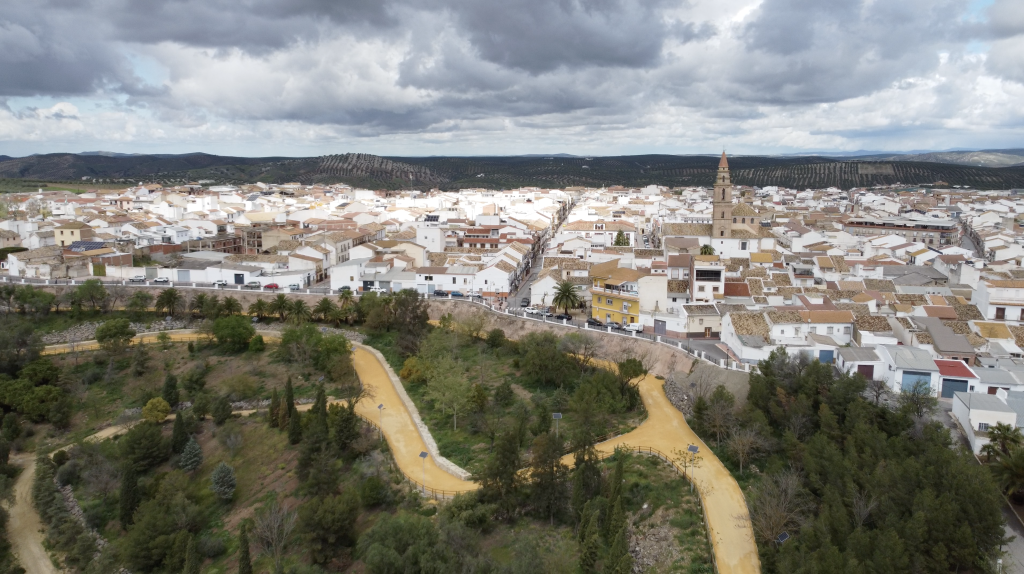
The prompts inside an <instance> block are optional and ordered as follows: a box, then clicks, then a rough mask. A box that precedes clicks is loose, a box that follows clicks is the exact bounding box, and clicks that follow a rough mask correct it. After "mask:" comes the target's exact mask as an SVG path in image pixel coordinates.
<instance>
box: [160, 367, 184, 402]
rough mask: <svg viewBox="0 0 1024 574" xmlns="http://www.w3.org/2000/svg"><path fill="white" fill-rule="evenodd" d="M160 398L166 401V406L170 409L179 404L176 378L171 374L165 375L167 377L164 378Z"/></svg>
mask: <svg viewBox="0 0 1024 574" xmlns="http://www.w3.org/2000/svg"><path fill="white" fill-rule="evenodd" d="M160 396H162V397H163V398H164V400H165V401H167V404H169V405H171V408H172V409H173V408H174V407H176V406H177V405H178V403H179V402H180V400H181V398H180V396H179V393H178V377H175V376H174V374H173V373H170V372H169V373H167V376H166V377H164V389H163V391H162V392H161V393H160Z"/></svg>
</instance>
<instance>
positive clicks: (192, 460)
mask: <svg viewBox="0 0 1024 574" xmlns="http://www.w3.org/2000/svg"><path fill="white" fill-rule="evenodd" d="M201 464H203V449H201V448H199V443H197V442H196V439H195V437H191V438H189V439H188V443H186V444H185V448H184V449H183V450H182V451H181V458H180V459H178V465H179V466H180V467H181V469H182V470H184V471H186V472H192V471H193V470H195V469H197V468H199V466H200V465H201Z"/></svg>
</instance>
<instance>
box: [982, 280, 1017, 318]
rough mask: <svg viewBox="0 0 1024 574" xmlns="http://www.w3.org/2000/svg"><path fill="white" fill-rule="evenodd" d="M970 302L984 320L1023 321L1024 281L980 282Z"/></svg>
mask: <svg viewBox="0 0 1024 574" xmlns="http://www.w3.org/2000/svg"><path fill="white" fill-rule="evenodd" d="M971 301H972V302H973V303H975V304H976V305H977V306H978V310H979V311H981V314H982V315H984V317H985V318H986V319H989V320H992V319H994V320H997V321H1003V320H1006V321H1021V320H1024V281H1021V280H1019V279H1001V280H987V281H980V282H979V283H978V289H977V291H975V292H974V297H973V298H972V299H971Z"/></svg>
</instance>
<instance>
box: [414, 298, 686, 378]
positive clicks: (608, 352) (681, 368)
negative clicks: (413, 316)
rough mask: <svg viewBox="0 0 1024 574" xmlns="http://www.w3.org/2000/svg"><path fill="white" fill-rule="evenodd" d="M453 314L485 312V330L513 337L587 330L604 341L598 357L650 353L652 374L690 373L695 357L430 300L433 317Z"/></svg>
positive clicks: (609, 358)
mask: <svg viewBox="0 0 1024 574" xmlns="http://www.w3.org/2000/svg"><path fill="white" fill-rule="evenodd" d="M446 313H451V314H452V317H454V318H455V319H456V320H460V319H465V318H467V317H470V316H472V315H474V314H482V315H483V316H484V320H485V327H484V329H485V330H490V329H501V330H502V331H504V332H505V336H506V337H508V338H509V339H521V338H522V337H523V336H525V335H526V334H527V333H540V332H550V333H554V334H555V335H557V336H559V337H561V336H562V335H566V334H568V333H571V332H573V331H583V332H586V333H587V334H590V335H592V336H594V338H596V339H597V340H598V341H599V342H600V348H599V349H598V352H597V355H596V358H598V359H604V360H607V361H618V360H619V359H620V358H622V357H623V356H624V355H626V354H628V353H638V352H639V353H647V354H648V361H647V362H648V364H649V365H650V372H651V374H656V375H662V376H664V377H666V378H668V377H671V376H672V375H673V374H678V373H689V372H690V367H691V364H692V362H693V359H692V358H691V357H690V356H688V355H687V354H686V353H685V352H684V351H682V350H679V349H675V348H673V347H671V346H669V345H666V344H664V343H656V342H654V341H651V340H649V339H644V338H641V337H635V338H634V337H629V336H625V335H617V334H614V333H606V332H602V331H598V330H595V329H587V330H585V331H584V329H582V328H578V327H566V326H563V325H557V324H554V323H543V322H541V321H537V320H534V319H524V318H521V317H517V316H515V315H508V314H506V313H500V312H497V311H490V310H488V309H487V308H486V307H483V306H481V305H476V304H473V303H468V302H465V301H453V300H448V299H442V300H438V299H432V300H431V301H430V318H431V319H432V320H435V321H436V320H438V319H440V318H441V316H442V315H444V314H446Z"/></svg>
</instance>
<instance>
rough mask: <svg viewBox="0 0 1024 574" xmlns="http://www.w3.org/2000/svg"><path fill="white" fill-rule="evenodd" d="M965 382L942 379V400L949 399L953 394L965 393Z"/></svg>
mask: <svg viewBox="0 0 1024 574" xmlns="http://www.w3.org/2000/svg"><path fill="white" fill-rule="evenodd" d="M966 392H967V381H965V380H963V379H942V398H945V399H951V398H953V393H966Z"/></svg>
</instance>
